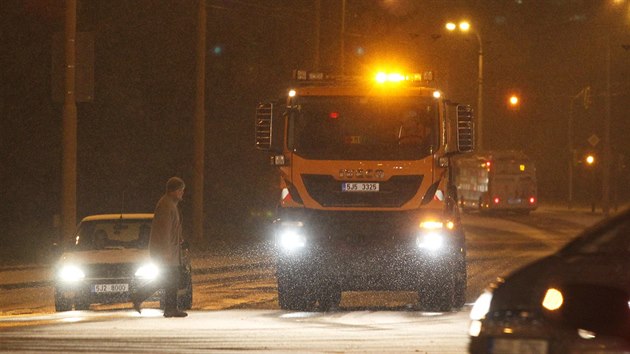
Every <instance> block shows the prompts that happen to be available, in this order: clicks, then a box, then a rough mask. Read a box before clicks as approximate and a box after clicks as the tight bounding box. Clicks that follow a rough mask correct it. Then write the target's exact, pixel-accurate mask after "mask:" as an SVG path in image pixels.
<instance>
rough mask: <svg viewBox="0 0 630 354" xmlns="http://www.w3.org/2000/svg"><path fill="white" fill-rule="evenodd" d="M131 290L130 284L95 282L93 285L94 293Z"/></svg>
mask: <svg viewBox="0 0 630 354" xmlns="http://www.w3.org/2000/svg"><path fill="white" fill-rule="evenodd" d="M125 291H129V284H126V283H121V284H94V285H92V292H93V293H122V292H125Z"/></svg>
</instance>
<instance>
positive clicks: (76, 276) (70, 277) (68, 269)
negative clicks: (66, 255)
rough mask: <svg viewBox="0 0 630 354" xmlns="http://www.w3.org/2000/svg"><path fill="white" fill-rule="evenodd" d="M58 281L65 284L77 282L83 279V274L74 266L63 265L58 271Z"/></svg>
mask: <svg viewBox="0 0 630 354" xmlns="http://www.w3.org/2000/svg"><path fill="white" fill-rule="evenodd" d="M58 274H59V279H61V280H62V281H66V282H77V281H80V280H83V278H85V273H84V272H83V270H81V268H79V267H77V266H75V265H65V266H63V267H61V269H60V270H59V273H58Z"/></svg>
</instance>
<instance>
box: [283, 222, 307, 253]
mask: <svg viewBox="0 0 630 354" xmlns="http://www.w3.org/2000/svg"><path fill="white" fill-rule="evenodd" d="M278 244H279V245H280V247H282V248H283V249H284V250H286V251H294V250H297V249H300V248H304V247H305V246H306V235H304V224H303V223H302V222H300V221H298V222H282V223H281V224H280V229H279V230H278Z"/></svg>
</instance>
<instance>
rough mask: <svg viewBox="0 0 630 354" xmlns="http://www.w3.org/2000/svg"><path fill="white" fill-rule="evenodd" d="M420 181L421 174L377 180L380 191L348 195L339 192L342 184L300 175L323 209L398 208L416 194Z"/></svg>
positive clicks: (308, 175) (327, 179)
mask: <svg viewBox="0 0 630 354" xmlns="http://www.w3.org/2000/svg"><path fill="white" fill-rule="evenodd" d="M422 178H423V176H422V175H409V176H393V177H392V178H390V179H389V180H388V181H378V183H379V192H373V193H369V192H366V193H350V192H342V191H341V183H343V182H341V181H338V180H336V179H334V178H333V177H332V176H330V175H314V174H303V175H302V181H303V182H304V186H305V187H306V191H307V192H308V194H309V195H310V196H311V197H312V198H313V199H315V201H317V202H318V203H319V204H321V205H322V206H324V207H385V208H396V207H400V206H402V205H403V204H405V203H406V202H408V201H409V200H410V199H411V198H413V196H414V195H415V194H416V193H417V192H418V188H420V184H421V183H422ZM353 182H372V181H358V180H357V181H353Z"/></svg>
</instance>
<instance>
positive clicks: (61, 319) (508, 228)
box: [0, 209, 600, 353]
mask: <svg viewBox="0 0 630 354" xmlns="http://www.w3.org/2000/svg"><path fill="white" fill-rule="evenodd" d="M598 219H600V216H598V215H593V214H590V213H585V212H573V213H568V212H563V211H559V210H556V209H548V210H539V211H537V212H534V213H532V214H531V215H530V216H516V215H503V216H496V217H492V216H483V215H477V214H469V215H464V216H463V221H464V225H465V227H466V235H467V246H468V255H467V257H468V290H467V295H466V299H467V302H468V303H469V304H468V305H467V306H465V307H464V308H463V309H462V310H461V311H459V312H451V313H425V312H420V311H416V310H415V307H414V303H415V301H416V300H417V297H416V294H415V293H408V292H347V293H344V294H343V296H342V302H341V306H340V308H339V310H338V311H334V312H325V313H322V312H291V311H282V310H280V309H279V308H278V305H277V296H276V283H275V278H274V267H273V262H272V261H271V258H270V257H269V252H268V247H267V246H266V245H265V244H259V245H252V246H251V247H244V246H243V247H239V248H234V249H230V248H227V249H225V250H216V251H215V252H213V253H212V254H210V253H208V254H198V255H197V256H196V257H195V259H194V262H193V264H194V268H195V271H194V276H193V282H194V301H193V309H192V310H191V311H190V312H189V317H187V318H184V319H180V318H163V317H162V314H161V311H159V310H158V309H157V306H158V304H157V303H146V304H145V309H144V310H143V312H142V314H137V313H135V312H134V311H133V310H132V309H131V306H130V304H121V305H109V306H98V305H97V306H92V308H91V310H90V311H72V312H66V313H55V312H54V302H53V288H52V287H51V283H50V277H51V274H50V268H48V267H13V268H6V269H4V270H3V271H1V272H0V351H1V352H34V353H35V352H37V353H39V352H55V351H56V352H90V353H94V352H102V353H113V352H117V353H119V352H124V353H136V352H138V353H141V352H145V353H156V352H165V353H172V352H177V353H193V352H195V353H209V352H222V353H242V352H247V351H254V352H273V353H282V352H314V353H321V352H327V353H330V352H333V353H352V352H392V353H393V352H395V353H403V352H414V353H463V352H466V347H467V344H468V337H467V333H466V332H467V326H468V312H469V311H470V303H472V302H473V301H474V300H475V299H476V297H477V295H479V293H480V292H481V291H482V290H483V288H484V287H485V286H487V284H488V283H489V282H491V281H493V280H494V279H496V277H497V276H501V275H506V274H507V273H509V272H510V271H512V270H514V269H515V268H517V267H520V266H521V265H523V264H526V263H528V262H530V261H532V260H534V259H537V258H540V257H542V256H545V255H547V254H549V253H552V252H554V251H555V250H557V249H558V248H559V247H561V246H562V245H564V244H565V243H566V242H568V241H569V240H570V239H571V238H572V237H574V236H575V235H576V234H577V233H578V232H579V231H580V230H582V229H583V228H584V227H586V226H587V225H589V224H592V223H594V222H595V221H597V220H598Z"/></svg>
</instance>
